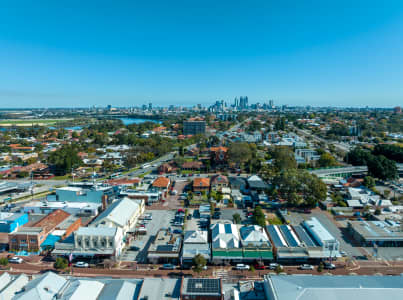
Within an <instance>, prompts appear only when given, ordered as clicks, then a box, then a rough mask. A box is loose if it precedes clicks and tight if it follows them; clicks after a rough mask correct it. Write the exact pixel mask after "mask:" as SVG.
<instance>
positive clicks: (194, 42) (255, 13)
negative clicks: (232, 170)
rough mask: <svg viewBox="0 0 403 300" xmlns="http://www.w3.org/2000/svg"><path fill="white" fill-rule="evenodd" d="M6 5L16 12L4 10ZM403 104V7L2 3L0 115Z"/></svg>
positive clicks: (194, 1)
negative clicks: (5, 110)
mask: <svg viewBox="0 0 403 300" xmlns="http://www.w3.org/2000/svg"><path fill="white" fill-rule="evenodd" d="M4 2H8V3H4ZM240 95H247V96H249V99H250V102H261V103H262V102H264V101H268V100H269V99H274V100H275V103H276V104H289V105H308V104H311V105H323V106H327V105H334V106H366V105H368V106H395V105H402V104H403V1H401V0H396V1H394V0H388V1H372V0H366V1H361V0H348V1H347V0H339V1H327V0H306V1H299V0H295V1H288V0H283V1H271V0H266V1H264V0H262V1H254V0H249V1H237V0H232V1H226V0H221V1H217V0H215V1H210V0H204V1H201V0H200V1H199V0H186V1H177V0H172V1H166V0H164V1H154V0H147V1H134V0H132V1H123V0H121V1H110V0H109V1H103V0H97V1H91V0H87V1H75V0H70V1H54V0H50V1H45V0H43V1H40V0H38V1H28V0H27V1H24V0H21V1H3V3H2V4H1V9H0V107H44V106H51V107H57V106H92V105H97V106H104V105H107V104H112V105H116V106H132V105H141V104H143V103H148V102H152V103H153V104H154V105H168V104H177V105H192V104H196V103H202V104H204V105H208V104H211V103H213V102H214V101H216V100H220V99H224V100H225V101H231V102H232V101H233V99H234V97H235V96H240Z"/></svg>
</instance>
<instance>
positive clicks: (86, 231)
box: [75, 227, 118, 236]
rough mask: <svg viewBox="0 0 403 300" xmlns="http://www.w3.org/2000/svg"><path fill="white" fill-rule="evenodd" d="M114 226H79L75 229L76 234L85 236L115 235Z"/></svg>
mask: <svg viewBox="0 0 403 300" xmlns="http://www.w3.org/2000/svg"><path fill="white" fill-rule="evenodd" d="M117 230H118V229H117V228H116V227H80V228H78V230H77V231H76V233H75V234H76V235H87V236H92V235H93V236H115V234H116V231H117Z"/></svg>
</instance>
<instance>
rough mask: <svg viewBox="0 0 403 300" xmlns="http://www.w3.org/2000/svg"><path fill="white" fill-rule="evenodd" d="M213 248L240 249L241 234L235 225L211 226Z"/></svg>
mask: <svg viewBox="0 0 403 300" xmlns="http://www.w3.org/2000/svg"><path fill="white" fill-rule="evenodd" d="M211 232H212V246H213V248H239V233H238V228H237V227H236V225H235V224H222V223H216V224H214V225H212V226H211Z"/></svg>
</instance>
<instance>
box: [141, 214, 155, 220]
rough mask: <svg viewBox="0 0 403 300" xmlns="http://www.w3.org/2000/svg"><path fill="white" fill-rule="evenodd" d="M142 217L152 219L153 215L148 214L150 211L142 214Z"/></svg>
mask: <svg viewBox="0 0 403 300" xmlns="http://www.w3.org/2000/svg"><path fill="white" fill-rule="evenodd" d="M143 219H144V220H152V219H153V215H152V214H150V213H148V214H144V216H143Z"/></svg>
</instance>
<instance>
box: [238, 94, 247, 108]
mask: <svg viewBox="0 0 403 300" xmlns="http://www.w3.org/2000/svg"><path fill="white" fill-rule="evenodd" d="M239 108H241V109H245V108H248V96H241V97H239Z"/></svg>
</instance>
